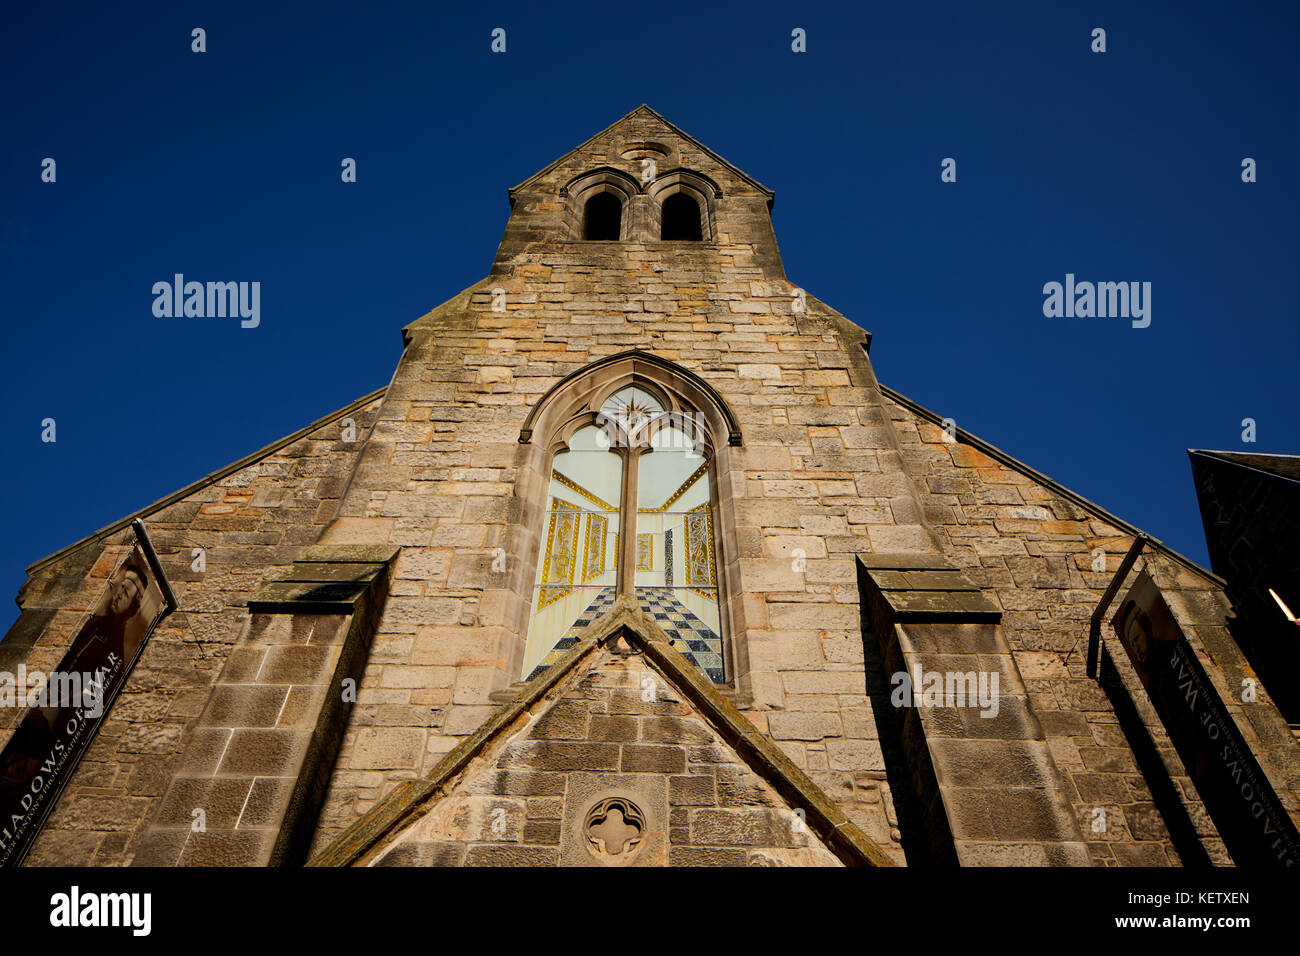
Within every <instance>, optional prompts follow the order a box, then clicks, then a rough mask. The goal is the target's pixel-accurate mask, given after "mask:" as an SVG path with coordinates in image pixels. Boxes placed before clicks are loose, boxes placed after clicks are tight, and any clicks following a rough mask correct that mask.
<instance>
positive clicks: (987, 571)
mask: <svg viewBox="0 0 1300 956" xmlns="http://www.w3.org/2000/svg"><path fill="white" fill-rule="evenodd" d="M891 418H892V420H893V425H894V428H895V430H896V432H897V434H898V436H899V440H900V444H901V447H902V450H903V456H904V460H905V463H906V468H907V471H908V473H909V475H910V476H911V477H912V479H913V480H914V481H915V482H916V484H917V486H918V488H919V489H920V491H921V494H922V495H923V504H924V509H925V516H926V519H927V520H928V521H929V522H930V523H931V526H932V528H933V529H934V532H935V534H936V536H937V537H938V539H939V541H940V542H941V543H942V546H943V551H944V553H945V554H946V555H947V556H948V558H949V559H950V560H951V561H953V562H954V563H955V564H957V565H958V566H959V567H961V568H962V569H963V570H964V571H965V573H966V574H967V575H968V576H969V577H970V578H971V580H972V581H974V582H975V583H976V584H977V585H979V586H980V587H981V588H983V589H984V592H985V594H986V595H987V596H988V597H990V598H991V599H992V600H993V601H995V602H996V603H997V605H998V606H999V607H1001V608H1002V611H1003V617H1002V622H1003V631H1004V633H1005V635H1006V637H1007V640H1008V642H1009V644H1010V645H1011V648H1012V653H1013V656H1014V658H1015V661H1016V664H1017V666H1018V667H1019V669H1020V672H1021V674H1022V675H1023V678H1024V682H1025V685H1026V687H1027V689H1028V694H1029V700H1030V704H1031V706H1032V708H1033V711H1034V715H1035V716H1036V717H1037V719H1038V721H1039V722H1040V723H1041V725H1042V727H1043V731H1044V734H1045V735H1046V738H1047V742H1048V745H1049V746H1050V748H1051V752H1052V757H1053V760H1054V761H1055V763H1056V766H1057V768H1058V769H1059V770H1060V771H1061V773H1062V774H1063V775H1064V778H1065V781H1066V790H1067V794H1068V796H1069V798H1070V800H1071V802H1072V804H1073V806H1074V811H1075V813H1076V815H1077V818H1078V822H1079V828H1080V830H1081V831H1082V833H1083V835H1084V837H1085V839H1086V840H1087V841H1088V848H1089V852H1090V853H1091V854H1092V856H1093V859H1094V861H1095V862H1097V863H1099V864H1104V865H1112V866H1115V865H1131V866H1164V865H1170V864H1177V863H1179V862H1186V863H1196V862H1197V858H1196V857H1197V856H1199V854H1193V858H1192V859H1190V860H1187V861H1182V860H1180V857H1179V854H1178V853H1177V851H1176V850H1175V848H1174V846H1173V843H1172V841H1171V835H1170V833H1169V827H1168V826H1167V824H1166V821H1165V819H1164V817H1163V815H1162V813H1161V812H1160V811H1159V810H1158V809H1157V806H1156V801H1155V797H1154V796H1153V794H1152V792H1151V787H1150V785H1149V784H1148V782H1147V780H1146V779H1145V778H1144V775H1143V774H1142V773H1141V771H1140V768H1139V766H1138V763H1137V757H1136V756H1135V754H1134V746H1133V742H1132V739H1131V734H1132V733H1133V731H1132V730H1129V729H1127V728H1126V727H1124V726H1122V725H1121V722H1120V714H1117V712H1116V711H1117V705H1116V702H1115V701H1113V700H1112V699H1110V697H1109V696H1108V695H1107V693H1106V691H1105V690H1104V689H1103V688H1102V686H1101V685H1099V683H1098V682H1097V681H1096V680H1095V679H1093V678H1090V677H1088V676H1087V674H1086V672H1085V662H1086V652H1087V640H1088V637H1087V635H1088V621H1089V618H1090V617H1091V615H1092V612H1093V610H1094V609H1095V608H1096V606H1097V604H1098V602H1099V601H1100V600H1101V597H1102V592H1103V591H1104V590H1105V588H1106V586H1107V585H1108V584H1109V583H1110V580H1111V578H1112V577H1113V576H1114V574H1115V572H1116V571H1117V570H1118V568H1119V564H1120V561H1121V560H1122V559H1123V557H1124V554H1125V552H1126V551H1127V550H1128V547H1129V544H1130V543H1131V542H1132V534H1131V532H1130V531H1128V530H1126V529H1123V528H1120V527H1118V526H1117V525H1116V524H1114V523H1112V522H1110V521H1107V520H1105V519H1104V518H1102V517H1100V516H1099V515H1098V514H1097V513H1096V512H1095V511H1092V510H1089V509H1087V508H1085V507H1082V506H1081V505H1080V504H1078V503H1076V502H1075V501H1073V500H1071V499H1069V498H1067V497H1065V496H1062V495H1061V494H1060V493H1058V491H1056V490H1054V489H1053V488H1051V487H1050V486H1048V485H1047V484H1045V483H1042V482H1039V481H1036V480H1035V479H1034V478H1032V477H1030V476H1029V475H1026V474H1024V473H1023V472H1020V471H1017V470H1015V469H1013V468H1011V467H1009V466H1008V465H1006V464H1005V463H1003V462H1001V461H998V460H995V459H994V458H992V457H990V456H989V455H988V454H985V453H984V452H982V451H981V450H979V449H978V448H976V447H973V446H972V445H970V444H967V443H964V442H962V441H951V440H948V439H947V438H946V437H945V435H944V432H943V430H942V429H941V428H940V427H939V426H938V425H936V424H934V423H933V422H931V421H929V420H927V419H925V418H923V417H922V416H920V415H918V414H916V413H915V412H914V411H912V410H910V409H908V408H906V407H904V406H903V405H901V404H894V403H891ZM1095 548H1102V549H1104V551H1105V552H1106V570H1105V571H1094V570H1092V568H1093V551H1094V549H1095ZM1160 566H1161V568H1162V570H1163V572H1164V573H1165V574H1166V575H1168V580H1169V584H1170V585H1171V586H1172V587H1173V588H1185V589H1191V590H1202V591H1203V590H1206V589H1210V588H1213V586H1214V585H1213V582H1212V580H1211V579H1210V578H1208V577H1207V576H1205V575H1201V574H1197V573H1195V572H1193V571H1191V570H1190V569H1188V568H1187V567H1185V566H1183V565H1182V564H1179V563H1177V562H1174V561H1163V562H1161V563H1160ZM1113 611H1114V607H1112V611H1111V613H1113ZM1104 635H1106V636H1108V637H1109V638H1110V644H1111V646H1112V647H1113V648H1115V653H1114V655H1113V656H1111V657H1110V660H1111V662H1112V663H1113V665H1114V667H1115V668H1116V669H1117V671H1118V672H1119V676H1120V678H1121V679H1122V680H1123V681H1124V682H1125V687H1126V693H1127V696H1128V697H1129V698H1130V700H1131V701H1132V706H1133V708H1134V710H1135V713H1134V717H1135V718H1138V723H1139V724H1140V728H1141V729H1142V730H1143V731H1145V732H1146V733H1148V734H1150V736H1151V737H1152V738H1153V742H1154V745H1155V748H1156V750H1157V751H1158V753H1159V757H1160V761H1161V763H1162V765H1163V766H1164V768H1165V769H1166V771H1167V772H1168V773H1169V774H1170V775H1171V776H1172V779H1173V781H1174V783H1175V785H1176V787H1177V791H1176V797H1177V800H1178V802H1179V803H1180V804H1181V805H1182V806H1183V807H1184V810H1183V811H1182V812H1184V813H1186V815H1187V817H1188V820H1189V823H1190V827H1191V828H1192V829H1193V830H1194V832H1195V838H1196V842H1197V843H1198V844H1200V845H1201V846H1203V848H1204V853H1205V854H1206V855H1207V856H1208V858H1209V859H1210V860H1211V861H1213V862H1215V863H1219V864H1223V863H1230V862H1231V861H1230V858H1229V857H1228V855H1227V851H1226V849H1225V848H1224V846H1223V843H1222V840H1220V839H1219V836H1218V833H1217V830H1215V828H1214V825H1213V823H1212V822H1210V820H1209V818H1208V816H1207V815H1206V813H1205V809H1204V807H1203V805H1202V804H1201V802H1200V799H1199V797H1198V796H1197V794H1196V790H1195V787H1194V786H1193V785H1192V783H1191V780H1190V779H1188V777H1187V775H1186V773H1185V772H1184V770H1183V767H1182V764H1181V762H1180V760H1179V758H1178V757H1177V755H1176V754H1175V753H1174V749H1173V744H1172V743H1171V742H1170V741H1169V738H1168V735H1167V734H1166V733H1165V731H1164V728H1163V726H1162V725H1161V723H1160V720H1159V718H1158V717H1157V716H1156V715H1155V713H1154V711H1153V710H1152V709H1151V708H1150V705H1149V703H1148V702H1147V700H1146V697H1145V693H1144V691H1143V690H1142V689H1141V685H1140V683H1138V680H1137V677H1136V675H1135V674H1134V673H1133V671H1132V667H1131V665H1130V664H1129V661H1128V659H1127V657H1126V656H1125V655H1124V653H1123V651H1122V650H1120V649H1119V645H1118V642H1117V641H1115V640H1114V637H1113V631H1111V629H1110V625H1109V615H1108V618H1107V623H1106V625H1105V627H1104ZM1124 707H1125V702H1124V700H1123V699H1122V698H1121V700H1120V704H1119V707H1118V709H1119V710H1121V711H1123V710H1124ZM1135 729H1136V728H1135ZM1140 732H1141V731H1139V734H1140ZM1098 810H1101V811H1104V814H1105V816H1104V818H1103V817H1099V816H1098V814H1097V811H1098ZM1173 813H1174V814H1175V815H1178V813H1179V811H1178V809H1177V808H1174V810H1173ZM1099 820H1102V821H1104V828H1103V829H1100V830H1099V829H1097V827H1096V826H1095V824H1096V823H1097V822H1098V821H1099ZM1202 861H1203V858H1202Z"/></svg>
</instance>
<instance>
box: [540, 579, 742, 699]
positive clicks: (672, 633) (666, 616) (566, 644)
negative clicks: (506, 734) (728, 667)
mask: <svg viewBox="0 0 1300 956" xmlns="http://www.w3.org/2000/svg"><path fill="white" fill-rule="evenodd" d="M675 590H676V589H675V588H637V589H636V596H637V600H638V602H639V603H640V605H641V608H642V610H644V611H645V612H646V613H647V614H650V615H652V616H653V617H654V619H655V621H656V622H658V624H659V626H660V627H662V628H663V629H664V633H665V634H667V635H668V637H669V638H670V639H671V642H672V645H673V647H674V648H676V649H677V650H678V651H680V652H681V654H682V656H684V657H685V658H686V659H687V660H689V661H690V662H691V663H693V664H694V665H695V666H696V667H698V668H699V669H700V670H701V671H703V672H704V673H705V674H706V675H707V676H708V678H709V680H711V681H713V682H714V683H715V684H721V683H722V682H723V680H724V679H725V675H724V673H723V669H722V638H721V637H719V636H718V634H717V633H716V632H715V631H714V630H713V629H712V628H710V627H709V626H708V625H707V624H705V623H704V622H703V621H701V620H700V619H699V618H698V617H696V616H695V615H694V614H692V613H691V612H690V610H689V609H687V608H686V607H685V606H684V605H683V604H682V603H681V602H680V601H678V600H677V597H676V595H675V593H674V592H675ZM613 603H614V589H613V588H612V587H609V588H605V589H603V590H602V591H601V592H600V593H599V594H598V595H596V598H595V599H594V600H593V601H592V602H591V603H590V604H588V605H587V609H586V610H585V611H583V612H582V613H581V614H580V615H578V619H577V620H576V621H574V622H573V624H571V625H570V626H569V629H568V630H567V631H565V632H564V636H562V637H561V638H560V639H559V640H558V641H557V642H556V643H555V647H554V648H552V649H551V652H550V653H549V654H547V655H546V657H545V658H543V659H542V662H541V663H540V664H538V665H537V667H536V668H535V669H534V670H533V672H532V673H531V674H529V675H528V679H529V680H532V679H533V678H534V677H536V676H537V675H538V674H540V673H541V672H542V671H544V670H546V668H548V667H550V666H551V665H552V664H554V663H555V662H556V661H558V660H559V659H560V658H561V657H562V656H563V655H564V652H565V651H567V650H568V649H569V648H571V647H573V645H574V644H576V643H578V637H579V635H580V634H581V633H582V629H583V628H585V627H586V626H587V625H588V624H590V623H591V622H592V621H594V620H595V619H596V618H598V617H600V616H601V615H602V614H604V613H605V612H606V611H608V610H609V609H610V607H611V606H612V605H613Z"/></svg>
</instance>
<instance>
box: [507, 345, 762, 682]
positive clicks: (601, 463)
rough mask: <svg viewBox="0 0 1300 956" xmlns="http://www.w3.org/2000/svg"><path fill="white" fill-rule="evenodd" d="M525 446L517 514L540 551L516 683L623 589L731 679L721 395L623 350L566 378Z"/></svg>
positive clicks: (729, 546)
mask: <svg viewBox="0 0 1300 956" xmlns="http://www.w3.org/2000/svg"><path fill="white" fill-rule="evenodd" d="M519 440H520V442H521V443H522V444H526V445H531V446H532V452H531V454H530V456H529V459H530V466H531V467H528V468H526V469H524V473H523V474H521V494H522V496H523V497H524V499H525V502H526V504H525V507H524V509H523V515H522V517H523V519H524V522H525V524H526V525H530V526H531V530H532V532H533V533H532V535H531V538H530V540H531V542H532V544H531V549H532V550H535V553H536V555H537V557H536V560H535V561H533V562H524V566H525V567H526V568H527V567H531V569H532V571H533V573H532V578H531V581H529V582H528V583H529V584H530V585H531V599H532V600H531V602H530V614H529V617H528V624H527V636H526V639H525V643H524V648H523V654H522V661H521V662H520V671H519V673H520V676H521V677H523V678H529V677H531V676H533V675H534V674H536V673H538V672H539V671H540V670H541V669H543V668H545V667H547V666H549V665H550V664H552V663H554V661H555V660H556V659H558V658H559V657H560V656H561V655H562V654H563V653H564V651H565V650H567V649H568V648H569V647H571V646H572V645H573V644H574V643H576V642H577V640H578V637H579V635H580V633H581V631H582V630H583V628H585V627H586V626H587V625H588V624H590V623H591V622H592V621H593V620H595V619H596V618H597V617H599V616H600V615H601V614H602V613H603V612H604V611H605V610H607V609H608V608H609V607H610V606H611V605H612V604H613V603H614V601H615V600H616V598H618V597H619V596H621V595H626V596H628V597H632V598H634V599H635V600H636V601H637V603H638V604H639V605H640V606H641V608H642V610H644V611H645V612H646V613H648V614H650V615H651V616H653V617H654V618H655V619H656V620H657V622H658V623H659V625H660V627H662V628H663V629H664V631H665V632H666V633H667V634H668V636H669V638H670V639H671V640H672V642H673V646H674V647H676V648H677V650H678V651H680V652H681V653H682V654H683V655H684V656H686V657H687V659H689V660H691V661H692V662H694V663H695V664H696V666H697V667H699V668H700V670H701V671H703V672H704V674H705V675H707V676H708V677H709V679H711V680H712V681H714V682H715V683H719V684H721V683H726V682H727V681H729V680H732V679H734V674H735V673H736V670H737V668H736V660H735V658H736V653H735V649H734V647H733V645H732V643H731V641H730V635H731V634H732V633H733V630H734V629H733V628H732V626H731V620H732V617H733V613H732V607H731V600H730V599H731V595H730V593H729V592H728V590H727V588H726V581H727V578H728V575H729V574H733V573H734V572H733V571H731V570H730V569H729V568H728V558H729V557H730V556H732V555H734V554H735V550H736V549H735V544H734V530H731V525H730V521H729V515H730V510H731V509H730V505H731V499H732V490H731V485H730V481H729V480H728V479H729V477H730V471H729V448H730V447H731V446H733V445H738V444H740V429H739V426H738V424H737V422H736V420H735V417H734V416H733V415H732V413H731V411H730V409H729V408H727V406H726V403H725V402H724V401H723V400H722V398H721V396H719V395H718V394H717V392H716V391H714V390H713V389H712V388H711V387H710V386H709V385H708V384H707V383H705V382H704V381H703V380H702V379H700V378H699V377H698V376H696V375H694V373H692V372H689V371H688V370H686V369H683V368H681V367H680V366H677V365H675V364H674V363H672V362H669V361H668V360H666V359H663V358H661V357H659V356H657V355H654V354H653V353H649V352H643V351H639V350H637V351H632V352H625V353H621V354H619V355H616V356H611V357H610V358H607V359H603V360H601V361H598V362H595V363H592V364H591V365H588V366H586V367H584V368H582V369H579V370H578V371H577V372H575V373H573V374H572V375H570V376H568V377H567V378H565V379H564V380H563V381H561V382H559V383H558V384H557V385H556V386H555V387H553V388H552V389H551V390H550V391H549V392H547V394H546V395H545V396H543V398H542V400H541V401H540V402H538V404H537V405H536V406H535V407H534V408H533V410H532V411H531V412H530V414H529V416H528V419H527V420H526V421H525V424H524V428H523V431H522V432H521V434H520V438H519ZM523 485H527V487H526V488H525V487H523ZM526 530H527V529H526ZM520 583H523V582H520Z"/></svg>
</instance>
